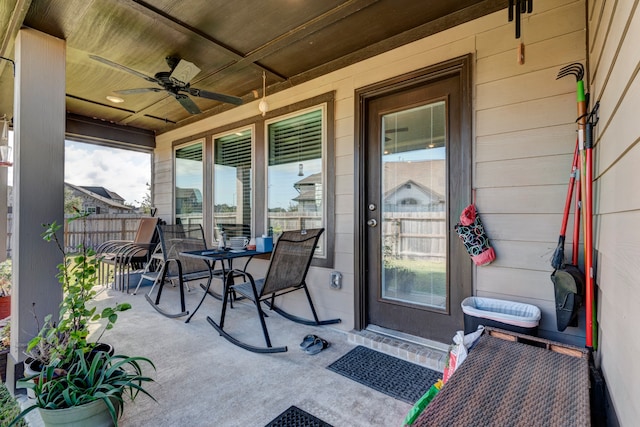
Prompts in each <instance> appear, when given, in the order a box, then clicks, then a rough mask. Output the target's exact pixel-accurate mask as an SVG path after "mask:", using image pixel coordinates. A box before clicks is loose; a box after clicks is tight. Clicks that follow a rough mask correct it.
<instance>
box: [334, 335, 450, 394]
mask: <svg viewBox="0 0 640 427" xmlns="http://www.w3.org/2000/svg"><path fill="white" fill-rule="evenodd" d="M327 369H330V370H332V371H333V372H336V373H338V374H340V375H344V376H345V377H347V378H349V379H352V380H353V381H357V382H359V383H360V384H363V385H366V386H367V387H371V388H372V389H374V390H378V391H379V392H382V393H384V394H386V395H389V396H391V397H393V398H396V399H398V400H402V401H404V402H407V403H410V404H414V403H415V402H416V401H417V400H418V399H420V398H421V397H422V396H423V395H424V394H425V393H426V392H427V390H429V388H430V387H431V386H432V385H433V384H434V383H435V382H436V381H438V379H440V378H442V374H441V373H440V372H437V371H434V370H432V369H429V368H425V367H424V366H420V365H416V364H415V363H411V362H407V361H406V360H402V359H398V358H397V357H393V356H389V355H388V354H384V353H381V352H379V351H375V350H371V349H370V348H367V347H362V346H358V347H356V348H354V349H353V350H351V351H350V352H348V353H347V354H345V355H344V356H342V357H341V358H340V359H338V360H336V361H335V362H333V363H332V364H331V365H329V366H327Z"/></svg>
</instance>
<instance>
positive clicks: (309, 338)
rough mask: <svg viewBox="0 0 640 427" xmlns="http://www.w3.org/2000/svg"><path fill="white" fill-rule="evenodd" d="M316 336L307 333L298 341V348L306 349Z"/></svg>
mask: <svg viewBox="0 0 640 427" xmlns="http://www.w3.org/2000/svg"><path fill="white" fill-rule="evenodd" d="M317 338H318V336H317V335H307V336H306V337H304V339H303V340H302V342H301V343H300V348H301V349H303V350H306V349H307V348H309V346H310V345H311V344H313V342H314V341H315V340H316V339H317Z"/></svg>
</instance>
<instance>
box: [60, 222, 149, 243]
mask: <svg viewBox="0 0 640 427" xmlns="http://www.w3.org/2000/svg"><path fill="white" fill-rule="evenodd" d="M71 216H72V215H65V224H64V246H65V248H67V250H73V249H74V248H76V247H77V246H78V245H79V244H80V243H81V242H82V241H83V233H86V239H85V243H86V245H87V247H92V248H94V249H95V248H96V247H98V246H99V245H100V244H102V243H104V242H106V241H107V240H133V239H134V238H135V236H136V232H137V231H138V225H139V223H140V218H143V217H148V215H143V214H93V215H89V216H88V217H86V218H84V219H78V220H75V221H71V222H67V221H66V220H67V219H69V218H70V217H71ZM85 226H86V227H85Z"/></svg>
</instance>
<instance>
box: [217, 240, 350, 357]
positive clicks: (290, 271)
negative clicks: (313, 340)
mask: <svg viewBox="0 0 640 427" xmlns="http://www.w3.org/2000/svg"><path fill="white" fill-rule="evenodd" d="M323 231H324V228H318V229H309V230H297V231H285V232H284V233H283V234H282V235H281V236H280V238H279V239H278V242H277V243H276V247H275V248H274V250H273V252H272V254H271V261H270V263H269V268H268V270H267V274H266V276H265V277H264V278H263V279H254V277H253V276H252V275H251V274H250V273H247V272H245V271H242V270H233V271H231V272H229V273H227V274H236V275H237V276H244V277H246V279H248V281H245V282H244V283H239V284H237V285H233V286H231V290H232V291H235V292H237V293H238V294H240V295H242V296H244V297H246V298H248V299H249V300H251V301H252V302H254V304H255V306H256V308H257V311H258V317H259V319H260V325H261V326H262V332H263V334H264V339H265V343H266V347H257V346H253V345H250V344H247V343H245V342H242V341H240V340H238V339H236V338H234V337H233V336H231V335H230V334H229V333H227V332H226V331H225V330H224V321H225V316H226V311H227V299H228V298H229V292H224V302H223V304H222V314H221V317H220V324H217V323H216V322H215V321H214V320H213V319H212V318H211V317H207V321H208V322H209V323H210V324H211V326H213V327H214V328H215V329H216V330H217V331H218V332H219V333H220V335H222V336H223V337H225V338H226V339H227V340H228V341H229V342H231V343H233V344H235V345H237V346H239V347H242V348H244V349H246V350H249V351H253V352H256V353H280V352H285V351H287V347H286V346H284V347H273V346H272V345H271V339H270V338H269V332H268V330H267V325H266V322H265V316H266V314H265V313H264V311H263V310H262V306H261V304H262V303H264V304H265V305H266V306H267V307H268V308H269V309H271V310H272V311H275V312H276V313H278V314H280V315H282V316H284V317H285V318H287V319H289V320H292V321H294V322H297V323H302V324H305V325H315V326H317V325H329V324H334V323H340V322H341V320H340V319H331V320H319V319H318V315H317V313H316V310H315V307H314V306H313V301H312V300H311V294H310V293H309V289H308V288H307V283H306V281H305V279H306V276H307V272H308V271H309V266H310V265H311V260H312V258H313V254H314V252H315V249H316V246H317V244H318V239H319V238H320V235H321V234H322V232H323ZM246 279H245V280H246ZM297 290H303V291H304V292H305V294H306V297H307V301H308V302H309V307H310V309H311V314H312V315H313V320H308V319H304V318H301V317H298V316H294V315H292V314H290V313H287V312H286V311H284V310H282V309H281V308H279V307H277V306H276V305H275V299H276V298H277V297H279V296H281V295H284V294H287V293H290V292H294V291H297Z"/></svg>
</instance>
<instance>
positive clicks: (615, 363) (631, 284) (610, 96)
mask: <svg viewBox="0 0 640 427" xmlns="http://www.w3.org/2000/svg"><path fill="white" fill-rule="evenodd" d="M588 13H589V15H588V25H589V61H590V71H591V80H590V82H591V92H592V94H593V95H594V97H595V98H596V99H598V100H600V122H599V124H598V126H597V127H596V140H595V143H596V147H595V150H594V151H595V182H594V186H595V187H594V188H595V206H594V212H595V214H596V218H595V221H594V224H595V238H594V242H595V246H596V250H597V258H596V265H597V278H596V280H597V284H598V286H599V293H598V324H599V350H598V352H597V353H596V356H597V361H598V362H599V363H600V366H601V368H602V372H603V375H604V377H605V381H606V382H607V385H608V387H607V388H608V391H609V394H610V395H611V400H612V403H613V409H614V410H615V412H616V414H617V417H618V421H619V423H620V425H629V426H631V425H637V424H638V420H639V419H640V381H639V379H640V365H639V364H638V363H637V358H638V354H640V339H638V336H639V334H638V330H637V325H638V324H640V309H639V307H640V286H639V285H638V284H639V283H640V281H639V279H638V278H639V277H640V228H639V227H638V223H640V192H639V191H638V187H637V186H638V185H639V184H640V169H639V167H638V165H640V144H639V142H640V126H639V124H638V117H639V115H638V114H639V113H638V112H639V111H640V76H638V72H639V71H640V49H639V48H638V41H640V10H639V1H638V0H620V1H604V0H593V1H590V2H589V10H588Z"/></svg>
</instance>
